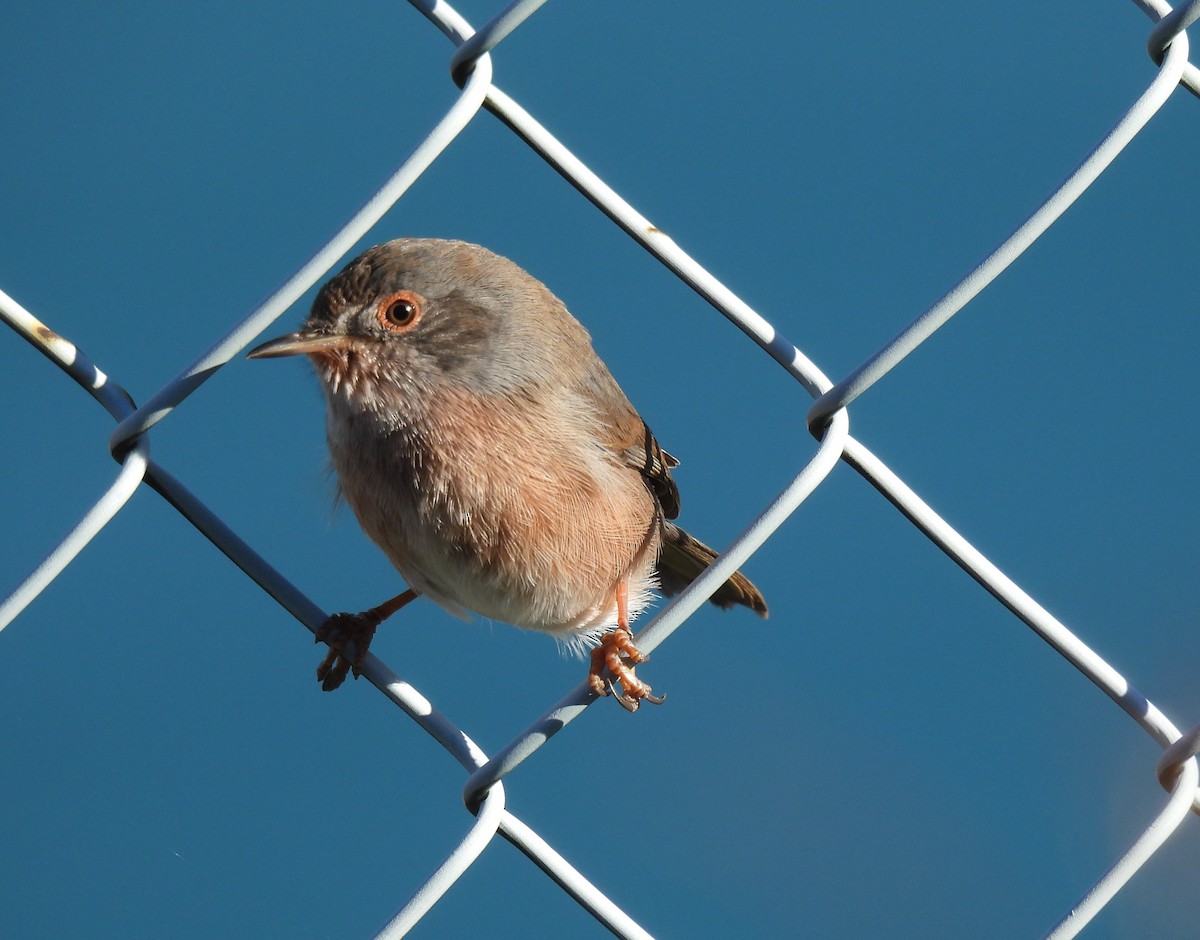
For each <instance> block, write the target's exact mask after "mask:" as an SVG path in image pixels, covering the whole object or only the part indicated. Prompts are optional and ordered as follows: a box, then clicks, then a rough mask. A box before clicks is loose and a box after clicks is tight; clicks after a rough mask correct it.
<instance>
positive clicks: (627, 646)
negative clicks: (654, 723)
mask: <svg viewBox="0 0 1200 940" xmlns="http://www.w3.org/2000/svg"><path fill="white" fill-rule="evenodd" d="M648 658H649V657H647V656H646V655H645V654H643V653H642V651H641V650H639V649H638V648H637V647H636V646H634V645H633V637H632V636H631V635H630V633H629V631H628V630H626V629H625V628H624V627H618V628H617V629H616V630H613V631H612V632H611V633H606V634H604V636H602V637H600V645H599V646H597V647H596V648H595V649H594V650H592V663H591V668H590V669H589V670H588V684H589V685H590V686H591V687H592V691H593V692H595V693H596V694H597V695H611V696H613V697H614V698H615V699H616V700H617V702H618V703H619V704H620V705H621V707H622V708H624V709H625V710H626V711H631V712H635V711H637V710H638V707H639V706H640V705H641V704H642V700H643V699H644V700H645V701H647V702H650V703H652V704H654V705H661V704H662V703H663V702H664V701H666V698H667V697H666V696H665V695H654V694H653V692H652V690H651V688H650V686H649V685H647V684H646V683H645V682H643V681H642V680H641V679H639V678H638V677H637V676H636V675H635V673H634V668H635V667H636V666H637V665H638V664H639V663H644V662H646V661H647V660H648ZM605 669H607V670H608V671H609V673H610V674H611V676H612V678H608V677H606V676H604V674H603V673H604V670H605ZM614 679H615V680H616V681H615V682H614ZM616 682H620V683H621V688H620V690H618V689H617V686H616Z"/></svg>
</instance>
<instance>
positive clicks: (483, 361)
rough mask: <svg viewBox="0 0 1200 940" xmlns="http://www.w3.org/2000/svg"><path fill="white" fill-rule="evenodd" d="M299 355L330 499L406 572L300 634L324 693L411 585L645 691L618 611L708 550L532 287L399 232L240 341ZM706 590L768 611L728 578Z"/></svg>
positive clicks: (628, 611) (502, 265) (519, 274)
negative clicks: (293, 320)
mask: <svg viewBox="0 0 1200 940" xmlns="http://www.w3.org/2000/svg"><path fill="white" fill-rule="evenodd" d="M297 354H304V355H307V356H308V358H309V360H310V361H311V362H312V364H313V366H314V368H315V370H316V373H317V376H318V377H319V379H320V381H321V385H322V387H323V389H324V393H325V398H326V402H327V406H328V407H327V413H326V433H327V436H328V441H329V452H330V455H331V456H332V458H333V466H334V469H335V470H336V471H337V476H338V481H339V486H340V490H341V495H342V497H343V498H344V499H345V501H346V503H348V504H349V506H350V508H351V509H352V510H353V511H354V514H355V516H357V518H358V521H359V524H360V525H361V526H362V528H363V531H365V532H366V534H367V535H368V536H369V537H370V538H371V539H372V540H373V541H374V542H375V543H376V544H377V545H378V546H379V547H380V548H381V549H383V552H384V554H385V555H387V557H388V559H389V560H390V561H391V562H392V564H393V565H395V567H396V569H397V570H398V571H399V572H400V574H401V575H402V576H403V577H404V579H405V580H406V581H407V582H408V585H409V590H407V591H405V592H404V593H403V594H400V595H397V596H396V597H394V598H392V599H391V600H390V601H387V602H386V603H384V604H381V605H380V606H379V607H376V608H373V609H371V610H368V611H365V612H363V613H361V614H338V615H336V616H334V617H331V618H330V620H329V621H328V622H327V623H326V624H325V626H324V627H323V628H322V630H321V631H319V632H318V639H319V640H325V641H326V642H327V643H328V644H329V646H330V652H329V655H328V656H327V657H326V659H325V661H324V662H323V663H322V664H321V666H320V668H319V669H318V670H317V677H318V679H319V680H321V682H322V685H323V687H324V688H325V689H326V690H329V689H333V688H336V687H337V686H339V685H340V684H341V683H342V681H343V680H344V679H345V677H346V674H347V672H348V671H349V670H350V669H352V668H353V669H354V673H355V675H356V676H357V675H358V667H359V666H360V665H361V662H362V658H363V656H364V655H365V654H366V650H367V645H368V644H369V642H370V640H371V637H372V636H373V635H374V632H375V628H376V626H377V625H378V624H379V623H380V622H381V621H382V620H383V619H384V618H386V617H388V616H390V615H391V614H392V613H394V612H395V611H396V610H398V609H399V608H400V607H403V606H404V605H405V604H406V603H408V602H409V601H411V600H412V599H413V598H415V597H416V596H418V595H421V594H423V595H425V596H427V597H429V598H430V599H431V600H433V601H435V602H437V603H438V604H439V605H441V606H442V607H444V608H445V609H446V610H448V611H450V612H451V613H454V614H457V615H459V616H462V617H466V616H467V614H466V612H467V611H473V612H475V613H476V614H479V615H481V616H483V617H488V618H491V619H494V620H502V621H505V622H507V623H511V624H513V625H515V626H517V627H523V628H526V629H532V630H542V631H545V632H547V633H550V634H551V635H552V636H554V637H556V638H557V639H558V640H560V641H561V642H563V643H564V644H565V645H566V646H568V647H571V648H573V649H574V650H575V651H577V652H579V653H582V652H583V651H584V650H586V649H588V648H591V650H592V653H591V665H590V670H589V673H588V677H589V682H590V685H591V687H592V689H593V690H595V692H596V693H597V694H600V695H607V694H610V693H611V694H613V695H614V696H615V697H616V698H617V700H618V701H619V702H620V703H621V704H622V705H623V706H624V707H625V708H627V709H629V710H630V711H634V710H636V709H637V707H638V705H639V703H640V702H641V701H642V700H643V699H645V700H647V701H650V702H654V703H659V702H661V701H662V698H661V697H659V696H656V695H654V694H653V693H652V691H651V688H650V686H649V685H647V684H646V683H645V682H643V681H642V680H641V679H639V678H638V677H637V675H636V674H635V671H634V667H635V666H636V665H637V664H638V663H641V662H643V661H645V657H644V656H643V655H642V654H641V653H640V652H638V650H637V648H636V647H635V646H634V644H633V640H632V637H631V634H630V630H629V624H630V622H631V621H632V620H633V618H634V617H636V616H637V614H638V612H639V611H641V610H642V609H643V608H644V607H645V606H646V604H647V603H648V602H649V601H650V600H651V598H652V592H653V590H654V589H655V588H658V589H660V590H661V591H663V592H664V593H667V594H673V593H675V592H677V591H679V590H682V588H684V587H685V586H686V585H688V584H689V583H691V581H692V580H694V579H695V578H696V577H697V576H698V575H699V574H700V573H701V572H702V571H704V569H705V568H707V567H708V565H709V564H710V563H711V562H712V560H713V559H714V558H715V557H716V553H715V552H714V551H713V550H712V549H711V548H709V547H708V546H707V545H704V544H703V543H701V542H699V541H697V540H696V539H694V538H692V537H691V536H690V535H688V534H687V533H686V532H684V531H683V530H682V529H680V528H679V527H678V526H676V525H675V524H674V523H672V522H671V521H670V520H672V519H674V518H675V517H676V516H677V515H678V514H679V490H678V489H677V488H676V486H675V481H674V480H673V479H671V469H672V468H673V467H675V466H676V465H677V463H678V461H676V460H675V458H674V457H672V456H671V455H670V454H668V453H667V452H666V451H664V450H663V449H662V448H661V447H659V445H658V442H657V441H656V440H655V439H654V435H653V434H651V433H650V429H649V428H648V427H647V426H646V424H645V422H644V421H643V420H642V419H641V417H640V416H639V415H638V413H637V411H635V410H634V408H633V405H631V404H630V403H629V399H627V398H626V397H625V394H624V393H623V392H622V391H621V389H620V387H619V386H618V385H617V383H616V380H615V379H614V378H613V377H612V375H611V374H610V373H609V371H608V369H607V368H606V367H605V365H604V363H603V362H601V361H600V358H599V357H598V356H597V355H596V353H595V351H594V350H593V349H592V345H591V338H590V337H589V336H588V333H587V331H586V330H585V329H584V328H583V326H582V325H581V324H580V323H579V322H578V321H577V320H576V319H575V318H574V317H573V316H571V314H570V313H569V312H568V311H567V308H566V307H565V306H564V305H563V303H562V302H561V301H560V300H559V299H558V298H557V297H555V296H554V295H553V294H552V293H551V292H550V290H549V289H548V288H547V287H546V286H545V285H544V284H542V283H541V282H540V281H538V280H537V279H536V278H534V277H532V276H531V275H530V274H528V273H526V272H525V271H524V270H522V269H521V268H520V267H518V266H517V265H516V264H514V263H513V262H511V261H509V260H508V259H506V258H502V257H500V256H499V255H496V254H493V253H492V252H490V251H488V250H487V249H486V248H481V247H479V246H478V245H471V244H467V243H465V242H459V241H442V240H438V239H420V238H403V239H398V240H396V241H391V242H388V243H386V244H384V245H378V246H376V247H374V248H371V249H369V250H368V251H366V252H364V253H363V254H361V255H360V256H359V257H357V258H355V259H354V260H353V261H351V262H350V263H349V264H348V265H347V266H346V267H345V268H344V269H343V270H342V271H341V273H339V274H338V275H337V276H336V277H334V278H333V279H332V280H330V281H329V282H328V283H327V284H326V285H325V286H324V287H323V288H322V289H321V291H320V292H319V293H318V295H317V298H316V300H315V301H314V302H313V307H312V312H311V313H310V314H309V316H308V319H307V320H306V321H305V323H304V326H303V327H302V328H301V329H300V330H299V331H297V332H295V333H290V334H288V335H286V336H281V337H279V338H278V339H274V340H271V341H270V342H267V343H264V344H263V345H261V346H258V347H257V348H255V349H254V350H252V351H251V352H250V353H249V354H248V355H249V356H250V357H251V358H271V357H275V356H293V355H297ZM712 601H713V603H715V604H717V605H718V606H720V607H731V606H733V605H735V604H742V605H745V606H746V607H749V608H750V609H751V610H754V611H756V612H757V613H759V614H761V615H762V616H766V613H767V605H766V602H765V601H764V600H763V597H762V594H760V593H759V591H758V589H757V588H756V587H755V586H754V585H753V584H751V583H750V581H749V580H747V579H746V578H745V577H744V576H743V575H742V574H740V573H738V574H735V575H734V576H733V577H731V578H730V579H729V580H728V581H727V582H725V584H724V585H722V586H721V587H720V588H719V589H718V590H717V592H716V593H715V594H714V595H713V596H712ZM606 667H607V669H608V672H609V674H610V676H611V677H606V675H605V669H606ZM613 678H615V679H616V681H617V682H619V683H620V685H621V691H618V690H617V689H616V686H615V685H614V682H613Z"/></svg>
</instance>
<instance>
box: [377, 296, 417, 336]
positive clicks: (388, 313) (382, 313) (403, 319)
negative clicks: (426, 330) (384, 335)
mask: <svg viewBox="0 0 1200 940" xmlns="http://www.w3.org/2000/svg"><path fill="white" fill-rule="evenodd" d="M424 306H425V299H424V298H423V297H422V296H421V295H420V294H417V293H414V292H413V291H410V290H399V291H396V293H394V294H388V295H387V296H386V297H384V298H382V299H381V300H380V301H379V304H378V306H377V308H376V310H377V315H378V317H379V323H380V325H381V326H382V327H383V328H384V329H386V330H391V331H392V332H393V333H407V332H408V331H409V330H411V329H412V328H413V327H414V326H416V325H417V323H418V321H419V320H420V319H421V312H422V309H423V308H424Z"/></svg>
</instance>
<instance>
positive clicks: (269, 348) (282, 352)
mask: <svg viewBox="0 0 1200 940" xmlns="http://www.w3.org/2000/svg"><path fill="white" fill-rule="evenodd" d="M345 341H346V337H344V336H340V335H338V334H336V333H305V332H304V331H299V332H296V333H288V334H287V335H285V336H278V337H276V338H275V339H269V340H267V341H266V342H265V343H263V344H262V345H261V346H255V347H254V348H253V349H252V350H250V351H249V352H248V353H246V358H247V359H276V358H278V357H280V356H299V355H305V354H308V353H319V352H323V351H324V350H326V349H335V348H337V347H338V346H342V345H343V344H344V343H345Z"/></svg>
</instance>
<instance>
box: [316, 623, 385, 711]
mask: <svg viewBox="0 0 1200 940" xmlns="http://www.w3.org/2000/svg"><path fill="white" fill-rule="evenodd" d="M370 614H371V612H370V611H365V612H364V613H361V614H334V615H333V616H332V617H330V618H329V619H328V620H326V621H325V622H324V623H323V624H321V628H320V629H319V630H318V631H317V642H318V643H326V644H328V645H329V653H328V655H327V656H326V657H325V658H324V659H323V660H322V661H321V665H319V666H318V667H317V681H318V682H320V683H321V688H322V689H323V690H324V691H326V692H332V691H333V690H334V689H336V688H337V687H338V686H339V685H341V684H342V683H343V682H345V681H346V676H347V675H349V673H350V672H353V673H354V678H355V679H357V678H358V675H359V673H360V672H361V671H362V664H363V659H365V658H366V655H367V650H368V649H369V648H370V646H371V639H372V638H373V637H374V636H375V629H376V628H377V627H378V626H379V621H378V620H377V619H376V618H374V617H372V616H370Z"/></svg>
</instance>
